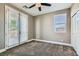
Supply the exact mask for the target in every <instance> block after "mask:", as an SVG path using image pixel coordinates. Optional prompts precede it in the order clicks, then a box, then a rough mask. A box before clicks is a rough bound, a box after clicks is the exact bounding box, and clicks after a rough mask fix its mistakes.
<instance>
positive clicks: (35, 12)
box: [12, 3, 72, 16]
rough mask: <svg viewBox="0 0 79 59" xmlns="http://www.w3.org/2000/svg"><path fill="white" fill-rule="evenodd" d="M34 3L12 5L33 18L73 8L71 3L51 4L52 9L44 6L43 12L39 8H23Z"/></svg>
mask: <svg viewBox="0 0 79 59" xmlns="http://www.w3.org/2000/svg"><path fill="white" fill-rule="evenodd" d="M33 4H34V3H12V5H13V6H15V7H17V8H19V9H21V10H24V11H25V12H27V13H28V14H30V15H32V16H37V15H42V14H45V13H50V12H54V11H57V10H62V9H66V8H70V7H71V5H72V4H71V3H51V5H52V6H51V7H48V6H42V11H39V10H38V8H37V7H33V8H31V9H28V8H23V6H24V5H26V6H28V7H29V6H31V5H33Z"/></svg>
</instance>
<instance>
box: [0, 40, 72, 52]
mask: <svg viewBox="0 0 79 59" xmlns="http://www.w3.org/2000/svg"><path fill="white" fill-rule="evenodd" d="M31 41H40V42H47V43H51V44H59V45H65V46H70V47H73V46H72V45H71V44H67V43H61V42H54V41H47V40H41V39H30V40H27V41H26V43H27V42H31ZM22 44H23V43H22ZM17 46H18V45H17ZM10 48H12V47H8V48H5V49H1V50H0V53H2V52H4V51H6V50H7V49H10Z"/></svg>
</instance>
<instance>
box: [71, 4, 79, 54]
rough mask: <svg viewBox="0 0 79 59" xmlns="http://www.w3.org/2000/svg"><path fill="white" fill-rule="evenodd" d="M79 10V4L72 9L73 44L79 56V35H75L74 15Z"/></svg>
mask: <svg viewBox="0 0 79 59" xmlns="http://www.w3.org/2000/svg"><path fill="white" fill-rule="evenodd" d="M78 10H79V3H78V4H77V3H76V4H73V5H72V8H71V20H72V21H71V44H72V46H73V47H74V49H75V50H76V52H77V54H78V55H79V33H78V32H76V33H73V19H72V18H73V17H72V15H74V13H76V12H77V11H78Z"/></svg>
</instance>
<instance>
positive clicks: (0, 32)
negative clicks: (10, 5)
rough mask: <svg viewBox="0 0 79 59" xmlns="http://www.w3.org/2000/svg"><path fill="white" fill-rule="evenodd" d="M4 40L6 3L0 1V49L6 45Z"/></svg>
mask: <svg viewBox="0 0 79 59" xmlns="http://www.w3.org/2000/svg"><path fill="white" fill-rule="evenodd" d="M4 41H5V40H4V4H1V3H0V49H3V48H4V47H5V42H4Z"/></svg>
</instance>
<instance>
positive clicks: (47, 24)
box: [34, 9, 71, 43]
mask: <svg viewBox="0 0 79 59" xmlns="http://www.w3.org/2000/svg"><path fill="white" fill-rule="evenodd" d="M62 13H66V14H67V32H66V33H63V34H57V33H55V32H54V19H53V17H54V15H57V14H62ZM34 18H35V31H36V38H37V39H41V40H49V41H56V42H63V43H71V42H70V41H71V35H70V31H71V19H70V9H64V10H59V11H55V12H52V13H48V14H44V15H40V16H36V17H34Z"/></svg>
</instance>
